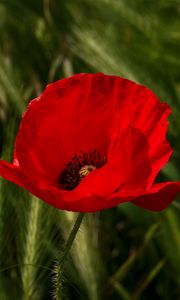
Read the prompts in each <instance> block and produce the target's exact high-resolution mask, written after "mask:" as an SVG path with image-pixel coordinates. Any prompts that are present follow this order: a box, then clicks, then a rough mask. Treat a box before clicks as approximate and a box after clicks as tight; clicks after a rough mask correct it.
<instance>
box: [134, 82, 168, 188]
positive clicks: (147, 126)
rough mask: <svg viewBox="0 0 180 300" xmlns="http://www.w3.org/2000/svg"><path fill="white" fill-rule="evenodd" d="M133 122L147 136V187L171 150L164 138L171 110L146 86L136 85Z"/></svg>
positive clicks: (166, 159)
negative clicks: (149, 168)
mask: <svg viewBox="0 0 180 300" xmlns="http://www.w3.org/2000/svg"><path fill="white" fill-rule="evenodd" d="M132 104H133V105H132V109H133V115H134V117H133V119H134V121H133V124H134V127H135V128H137V129H139V130H141V132H142V133H143V134H144V135H145V136H146V137H147V140H148V143H149V145H150V148H149V159H150V162H151V169H152V172H151V176H150V177H149V187H150V186H151V185H152V183H153V182H154V179H155V177H156V176H157V174H158V172H159V170H160V169H161V168H162V167H163V166H164V165H165V164H166V162H167V161H168V160H169V158H170V156H171V154H172V150H171V147H170V145H169V143H168V141H167V140H166V132H167V127H168V122H167V118H168V116H169V114H170V112H171V110H170V107H169V106H168V105H167V104H166V103H162V102H160V101H159V100H158V98H157V97H156V96H155V94H154V93H153V92H152V91H150V90H149V89H147V88H146V87H142V86H138V85H137V89H136V91H135V94H134V97H133V100H132Z"/></svg>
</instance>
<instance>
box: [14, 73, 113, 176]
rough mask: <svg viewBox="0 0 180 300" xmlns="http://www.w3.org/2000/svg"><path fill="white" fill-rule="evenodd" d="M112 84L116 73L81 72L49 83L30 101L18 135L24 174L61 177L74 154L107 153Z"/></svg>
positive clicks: (18, 148)
mask: <svg viewBox="0 0 180 300" xmlns="http://www.w3.org/2000/svg"><path fill="white" fill-rule="evenodd" d="M113 84H114V79H113V77H108V76H104V75H102V74H97V75H91V74H80V75H76V76H73V77H71V78H68V79H64V80H60V81H58V82H56V83H54V84H51V85H49V86H48V87H47V88H46V90H45V92H44V93H43V94H42V95H41V97H40V98H39V99H36V100H34V101H32V102H31V103H30V105H29V107H28V110H27V112H26V113H25V115H24V117H23V119H22V123H21V126H20V129H19V133H18V135H17V139H16V157H17V159H18V161H19V164H20V167H21V169H22V170H23V171H24V173H26V174H28V173H29V176H33V177H35V176H39V175H38V174H41V175H40V176H45V177H46V178H47V179H49V180H51V181H57V179H58V177H59V175H60V173H61V172H62V170H63V168H64V166H65V165H66V163H68V162H70V161H71V159H72V157H73V156H74V154H79V153H80V151H83V152H90V151H93V150H95V149H97V150H99V151H100V152H101V153H102V155H105V154H106V153H107V146H108V143H109V138H110V132H109V131H110V122H112V107H111V106H112V101H111V100H112V90H113ZM33 174H34V175H33Z"/></svg>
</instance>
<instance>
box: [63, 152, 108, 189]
mask: <svg viewBox="0 0 180 300" xmlns="http://www.w3.org/2000/svg"><path fill="white" fill-rule="evenodd" d="M105 163H106V157H103V158H101V156H100V154H99V153H98V152H97V150H94V151H92V152H89V153H86V152H81V153H80V155H76V154H75V155H74V156H73V158H72V160H71V161H70V162H69V163H68V164H67V165H66V167H65V168H64V170H63V172H62V173H61V175H60V177H59V183H60V184H61V185H62V187H63V188H64V189H65V190H69V191H71V190H73V189H74V188H75V187H76V186H77V185H78V184H79V183H80V181H81V180H82V179H83V178H84V177H86V176H88V175H89V174H90V173H91V172H92V171H94V170H95V169H98V168H101V167H102V166H103V165H104V164H105Z"/></svg>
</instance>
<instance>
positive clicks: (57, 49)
mask: <svg viewBox="0 0 180 300" xmlns="http://www.w3.org/2000/svg"><path fill="white" fill-rule="evenodd" d="M179 12H180V2H179V1H178V0H177V1H175V0H174V1H173V0H157V1H151V0H97V1H94V0H84V1H83V0H69V1H68V0H59V1H58V0H44V1H43V0H37V1H35V0H26V1H23V0H0V132H1V134H0V147H1V149H0V150H1V156H2V157H3V159H6V160H7V161H11V159H12V151H13V144H14V139H15V136H16V133H17V130H18V126H19V123H20V120H21V115H22V113H23V112H24V110H25V108H26V106H27V104H28V102H29V100H30V99H32V98H33V97H36V96H37V95H39V94H40V93H41V91H42V90H43V89H44V87H45V85H46V84H47V83H48V82H52V81H55V80H57V79H60V78H63V77H67V76H70V75H72V74H75V73H80V72H83V73H85V72H92V73H94V72H99V71H100V72H104V73H107V74H116V75H120V76H123V77H126V78H128V79H131V80H135V81H137V82H139V83H142V84H144V85H146V86H148V87H149V88H151V89H152V90H153V91H154V92H155V93H156V94H157V95H158V96H159V98H160V99H161V100H163V101H166V102H168V103H169V104H170V105H171V107H172V110H173V113H172V115H171V117H170V127H169V132H168V138H169V140H170V142H171V145H172V147H173V149H174V154H173V157H172V158H171V160H170V162H169V163H168V164H167V165H166V166H165V168H164V169H163V170H162V172H161V174H160V175H159V178H158V179H159V180H180V121H179V117H180V116H179V114H180V71H179V70H180V59H179V54H180V21H179V20H180V19H179ZM0 180H1V181H0V300H21V299H22V300H48V299H53V295H54V285H55V284H54V279H55V278H56V263H57V262H56V257H57V254H58V253H59V251H60V250H61V249H62V247H63V243H64V239H65V238H66V236H67V234H68V232H69V230H70V228H71V226H72V222H73V219H74V215H75V214H73V213H66V212H61V211H57V210H56V209H54V208H51V207H49V206H48V205H46V204H45V203H43V202H41V201H39V200H37V199H34V198H33V197H32V196H31V195H29V194H28V193H27V192H26V191H24V190H22V189H20V188H18V187H16V186H15V185H13V184H11V183H9V182H7V181H5V180H3V179H0ZM178 200H179V199H176V200H175V201H174V202H173V204H172V205H171V206H170V207H169V208H168V209H167V210H165V211H164V212H161V213H150V212H146V211H144V210H142V209H140V208H137V207H135V206H133V205H131V204H125V205H122V206H119V207H116V208H114V209H111V210H107V211H104V212H100V213H96V214H89V215H88V216H87V217H86V219H85V222H84V223H83V226H82V229H81V230H80V232H79V233H78V236H77V240H76V242H75V244H74V246H73V249H72V251H71V256H70V257H69V258H68V262H67V264H66V270H65V273H64V291H63V292H64V298H63V299H74V300H76V299H78V300H79V299H80V300H81V299H85V300H100V299H105V300H106V299H108V300H116V299H117V300H118V299H122V300H139V299H140V300H141V299H142V300H150V299H154V300H156V299H159V300H171V299H172V300H178V299H180V293H179V286H180V234H179V229H180V202H178Z"/></svg>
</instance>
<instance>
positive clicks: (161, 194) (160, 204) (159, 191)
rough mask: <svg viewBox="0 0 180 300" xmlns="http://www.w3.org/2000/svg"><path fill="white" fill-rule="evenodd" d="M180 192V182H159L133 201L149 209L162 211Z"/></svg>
mask: <svg viewBox="0 0 180 300" xmlns="http://www.w3.org/2000/svg"><path fill="white" fill-rule="evenodd" d="M178 193H180V182H164V183H158V184H154V185H153V186H152V188H151V189H150V190H149V191H148V192H147V193H146V194H144V195H142V196H140V197H137V199H135V200H133V201H132V203H134V204H135V205H137V206H140V207H142V208H145V209H147V210H151V211H161V210H163V209H165V208H166V207H167V206H168V205H169V204H170V203H171V202H172V201H173V200H174V198H175V197H176V195H177V194H178Z"/></svg>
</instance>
